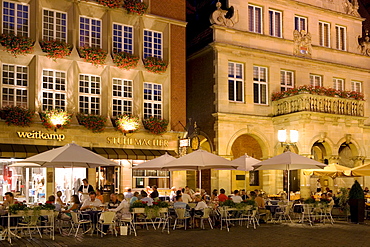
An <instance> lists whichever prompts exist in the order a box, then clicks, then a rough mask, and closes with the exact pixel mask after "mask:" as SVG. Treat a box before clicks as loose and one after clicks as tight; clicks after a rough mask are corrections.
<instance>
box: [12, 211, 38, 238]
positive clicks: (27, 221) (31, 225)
mask: <svg viewBox="0 0 370 247" xmlns="http://www.w3.org/2000/svg"><path fill="white" fill-rule="evenodd" d="M23 219H24V222H19V223H18V225H17V228H16V229H15V230H16V231H17V230H18V227H21V228H26V229H28V233H29V235H30V238H32V234H31V229H33V230H37V232H38V233H39V235H40V238H42V235H41V232H40V229H39V226H38V224H39V221H40V216H39V215H31V216H24V217H23Z"/></svg>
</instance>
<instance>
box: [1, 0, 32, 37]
mask: <svg viewBox="0 0 370 247" xmlns="http://www.w3.org/2000/svg"><path fill="white" fill-rule="evenodd" d="M28 11H29V6H28V5H27V4H24V3H14V2H8V1H3V30H2V31H3V33H14V34H15V35H18V36H24V37H28V18H29V16H28V15H29V13H28Z"/></svg>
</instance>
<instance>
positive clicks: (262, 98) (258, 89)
mask: <svg viewBox="0 0 370 247" xmlns="http://www.w3.org/2000/svg"><path fill="white" fill-rule="evenodd" d="M253 97H254V100H253V101H254V103H256V104H267V68H265V67H259V66H254V67H253Z"/></svg>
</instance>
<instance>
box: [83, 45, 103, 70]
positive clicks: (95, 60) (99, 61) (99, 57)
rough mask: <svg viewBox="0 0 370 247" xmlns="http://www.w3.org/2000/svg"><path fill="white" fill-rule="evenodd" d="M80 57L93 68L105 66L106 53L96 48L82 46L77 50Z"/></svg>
mask: <svg viewBox="0 0 370 247" xmlns="http://www.w3.org/2000/svg"><path fill="white" fill-rule="evenodd" d="M78 51H79V53H80V57H81V58H83V59H84V60H85V61H86V62H89V63H92V64H93V65H95V66H98V65H103V64H105V59H106V58H107V52H106V51H104V50H102V49H100V48H96V47H89V46H83V47H80V48H79V49H78Z"/></svg>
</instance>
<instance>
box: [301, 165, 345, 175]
mask: <svg viewBox="0 0 370 247" xmlns="http://www.w3.org/2000/svg"><path fill="white" fill-rule="evenodd" d="M349 171H351V168H349V167H346V166H341V165H338V164H335V163H332V164H329V165H328V166H326V167H325V168H324V169H310V170H304V171H303V174H305V175H309V176H312V175H316V176H329V177H331V178H336V177H341V176H346V174H348V172H349ZM347 176H349V175H347Z"/></svg>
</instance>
